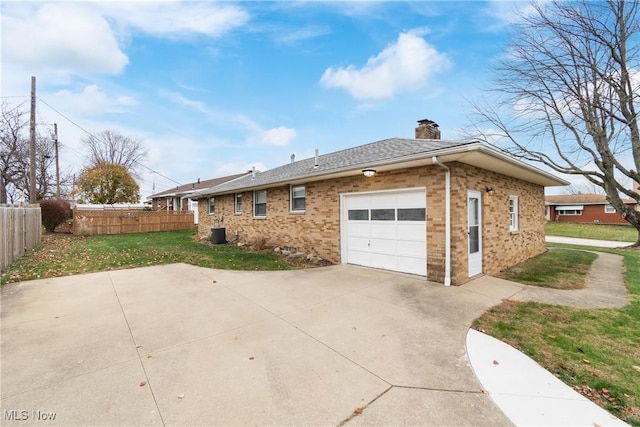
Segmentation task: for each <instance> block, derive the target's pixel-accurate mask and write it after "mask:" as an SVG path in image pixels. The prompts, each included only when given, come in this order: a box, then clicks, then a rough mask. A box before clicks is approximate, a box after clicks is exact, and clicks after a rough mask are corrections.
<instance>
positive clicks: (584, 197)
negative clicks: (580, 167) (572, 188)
mask: <svg viewBox="0 0 640 427" xmlns="http://www.w3.org/2000/svg"><path fill="white" fill-rule="evenodd" d="M544 201H545V204H547V205H606V204H608V203H609V202H608V201H607V196H605V195H602V194H560V195H555V196H545V197H544ZM622 201H623V202H624V203H636V201H635V200H633V199H622Z"/></svg>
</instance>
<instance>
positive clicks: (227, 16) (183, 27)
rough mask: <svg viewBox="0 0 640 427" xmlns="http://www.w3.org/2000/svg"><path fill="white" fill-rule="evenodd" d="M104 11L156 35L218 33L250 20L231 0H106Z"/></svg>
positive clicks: (116, 18) (213, 34) (118, 19)
mask: <svg viewBox="0 0 640 427" xmlns="http://www.w3.org/2000/svg"><path fill="white" fill-rule="evenodd" d="M101 6H102V8H103V11H104V13H105V14H107V15H109V16H110V17H112V18H114V19H115V20H117V21H118V22H119V23H120V24H121V25H122V24H124V25H128V26H131V27H135V28H138V29H140V30H142V31H144V32H146V33H149V34H153V35H155V36H180V35H187V34H194V33H196V34H204V35H206V36H209V37H219V36H221V35H222V34H224V33H226V32H228V31H230V30H232V29H233V28H236V27H239V26H242V25H244V24H246V23H247V22H248V21H249V14H248V13H247V12H246V11H245V10H244V9H242V8H240V7H238V6H236V5H232V4H220V3H215V2H200V1H199V2H195V1H193V2H191V1H185V2H181V1H164V2H106V3H103V4H101Z"/></svg>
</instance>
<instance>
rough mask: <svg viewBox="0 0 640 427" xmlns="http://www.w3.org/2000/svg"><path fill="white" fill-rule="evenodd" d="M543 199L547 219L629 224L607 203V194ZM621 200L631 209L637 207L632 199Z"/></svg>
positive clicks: (564, 195)
mask: <svg viewBox="0 0 640 427" xmlns="http://www.w3.org/2000/svg"><path fill="white" fill-rule="evenodd" d="M544 199H545V202H544V204H545V218H546V220H547V221H557V222H578V223H595V224H625V225H629V223H628V222H627V221H626V220H625V219H624V218H622V216H621V215H620V214H619V213H618V212H616V210H615V208H614V207H613V206H611V205H610V204H609V202H608V201H607V196H604V195H601V194H562V195H558V196H545V198H544ZM622 201H623V202H624V203H625V204H626V205H628V206H630V207H631V208H632V209H639V207H638V203H637V202H636V201H635V200H633V199H622Z"/></svg>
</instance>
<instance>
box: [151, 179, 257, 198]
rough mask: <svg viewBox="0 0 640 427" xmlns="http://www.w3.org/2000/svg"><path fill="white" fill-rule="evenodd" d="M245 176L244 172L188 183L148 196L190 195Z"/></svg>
mask: <svg viewBox="0 0 640 427" xmlns="http://www.w3.org/2000/svg"><path fill="white" fill-rule="evenodd" d="M246 174H247V172H244V173H240V174H236V175H229V176H223V177H220V178H213V179H205V180H201V181H199V182H190V183H188V184H183V185H178V186H176V187H175V188H172V189H169V190H165V191H162V192H160V193H155V194H152V195H151V196H149V199H153V198H157V197H164V196H177V195H181V194H186V193H190V192H192V191H194V190H202V189H204V188H211V187H215V186H216V185H220V184H223V183H225V182H227V181H231V180H233V179H236V178H240V177H241V176H245V175H246Z"/></svg>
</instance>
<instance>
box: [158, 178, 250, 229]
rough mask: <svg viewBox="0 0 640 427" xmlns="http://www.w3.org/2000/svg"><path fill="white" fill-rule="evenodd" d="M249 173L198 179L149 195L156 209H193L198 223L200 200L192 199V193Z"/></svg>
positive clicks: (184, 210) (195, 220) (185, 210)
mask: <svg viewBox="0 0 640 427" xmlns="http://www.w3.org/2000/svg"><path fill="white" fill-rule="evenodd" d="M246 174H247V173H246V172H245V173H241V174H236V175H229V176H223V177H220V178H213V179H205V180H200V179H198V180H197V181H196V182H190V183H188V184H184V185H177V186H176V187H175V188H172V189H169V190H165V191H162V192H160V193H156V194H152V195H151V196H149V197H148V200H149V199H150V200H151V207H152V209H153V210H154V211H164V210H168V211H183V212H187V211H193V218H194V222H195V223H196V224H197V223H198V201H197V200H196V199H191V198H190V195H191V194H193V193H195V192H197V191H198V190H202V189H203V188H210V187H215V186H216V185H219V184H223V183H225V182H227V181H231V180H233V179H236V178H239V177H241V176H244V175H246Z"/></svg>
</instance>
